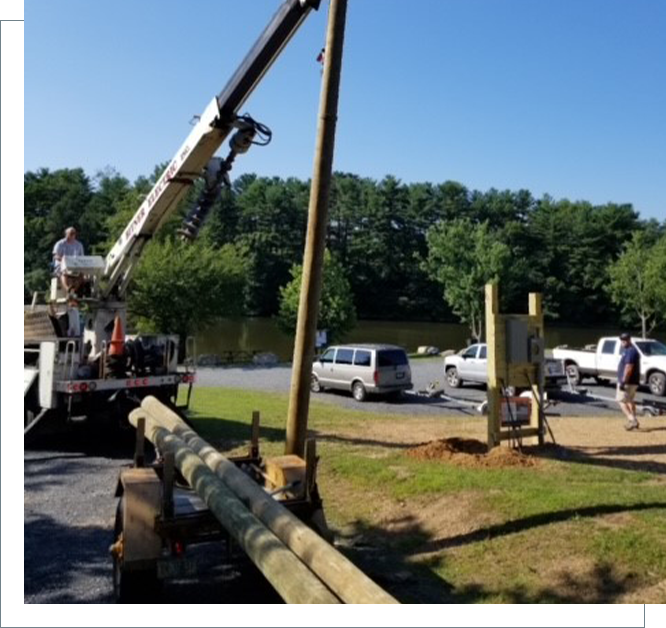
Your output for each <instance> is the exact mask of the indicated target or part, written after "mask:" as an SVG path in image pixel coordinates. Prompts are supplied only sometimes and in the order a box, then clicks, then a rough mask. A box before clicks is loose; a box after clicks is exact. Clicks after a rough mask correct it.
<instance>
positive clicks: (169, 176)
mask: <svg viewBox="0 0 666 628" xmlns="http://www.w3.org/2000/svg"><path fill="white" fill-rule="evenodd" d="M320 1H321V0H285V1H284V2H283V3H282V4H281V5H280V7H279V8H278V10H277V12H276V13H275V15H274V16H273V18H272V20H271V21H270V22H269V24H268V26H267V27H266V28H265V29H264V31H263V32H262V33H261V35H260V36H259V38H258V39H257V41H256V42H255V44H254V46H253V47H252V48H251V49H250V51H249V52H248V54H247V55H246V57H245V59H243V61H242V62H241V64H240V66H239V67H238V69H237V70H236V72H235V73H234V74H233V75H232V77H231V79H230V80H229V81H228V83H227V84H226V86H225V87H224V88H223V89H222V91H221V92H220V93H219V94H218V95H217V96H216V97H215V98H213V99H212V100H211V101H210V103H209V104H208V106H207V107H206V109H205V110H204V112H203V113H202V114H201V116H200V118H199V120H198V122H197V124H196V125H195V127H194V128H193V129H192V131H191V132H190V134H189V135H188V136H187V139H186V140H185V141H184V142H183V144H182V145H181V147H180V148H179V149H178V151H177V152H176V154H175V156H174V157H173V159H172V160H171V161H170V162H169V165H168V166H167V168H166V170H165V171H164V172H163V173H162V175H161V176H160V178H159V179H158V181H157V183H155V185H154V186H153V189H152V190H151V191H150V193H149V194H148V196H147V197H146V198H145V200H144V201H143V203H142V204H141V206H140V207H139V209H138V210H137V211H136V213H135V214H134V216H133V217H132V219H131V220H130V222H129V223H128V225H127V226H126V227H125V229H124V231H123V233H122V234H121V235H120V237H119V238H118V240H117V241H116V243H115V244H114V246H113V248H112V249H111V251H110V252H109V254H108V255H107V257H106V262H105V271H104V279H105V283H104V287H103V289H102V295H101V296H102V297H103V298H109V297H110V296H111V295H115V296H117V297H121V298H122V296H123V295H124V292H125V290H126V288H127V285H128V283H129V280H130V279H131V275H132V271H133V270H134V267H135V266H136V263H137V262H138V260H139V257H140V255H141V251H142V250H143V247H144V246H145V244H146V243H147V242H148V240H150V238H151V237H152V236H153V235H154V234H155V232H156V231H157V230H158V229H159V228H160V226H161V225H162V224H163V223H164V222H165V221H166V220H167V218H168V217H169V216H170V215H171V214H172V213H173V212H174V211H175V209H176V207H177V206H178V203H179V201H180V200H181V199H182V197H183V196H184V194H185V193H186V192H187V190H188V189H189V187H190V186H191V185H192V184H193V183H194V181H196V180H197V179H198V178H199V177H201V176H202V173H203V171H204V168H205V167H206V165H207V164H208V162H209V161H210V159H211V158H212V157H213V155H214V154H215V152H216V151H217V150H218V149H219V148H220V146H221V145H222V143H223V142H224V140H225V139H226V138H227V136H228V135H229V133H230V132H231V131H232V129H233V128H234V123H235V122H236V119H237V116H238V110H239V109H240V107H241V106H242V105H243V103H244V102H245V101H246V100H247V98H248V97H249V96H250V94H251V93H252V91H253V90H254V88H255V87H256V85H257V84H258V83H259V81H261V79H262V77H263V76H264V74H265V73H266V72H267V71H268V69H269V68H270V67H271V65H272V64H273V62H274V61H275V59H277V57H278V56H279V54H280V52H281V51H282V49H283V48H284V46H285V45H286V44H287V42H288V41H289V40H290V39H291V37H292V35H293V34H294V33H295V32H296V30H298V27H299V26H300V24H301V23H302V21H303V20H304V19H305V17H306V16H307V15H308V13H309V12H310V11H311V10H312V9H315V10H316V9H318V8H319V4H320Z"/></svg>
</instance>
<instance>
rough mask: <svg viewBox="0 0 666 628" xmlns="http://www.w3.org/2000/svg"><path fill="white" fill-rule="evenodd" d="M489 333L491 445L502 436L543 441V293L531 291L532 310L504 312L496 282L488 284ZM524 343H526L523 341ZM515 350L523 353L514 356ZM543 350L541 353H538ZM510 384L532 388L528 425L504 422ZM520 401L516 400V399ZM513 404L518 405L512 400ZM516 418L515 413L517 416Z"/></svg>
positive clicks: (489, 436)
mask: <svg viewBox="0 0 666 628" xmlns="http://www.w3.org/2000/svg"><path fill="white" fill-rule="evenodd" d="M509 330H513V332H512V333H510V331H509ZM486 337H487V344H488V449H492V448H493V447H497V446H498V445H499V444H500V443H501V441H503V440H511V439H513V438H518V439H520V440H521V441H523V439H531V440H530V443H533V442H534V441H535V440H536V441H537V442H538V444H539V445H542V444H543V441H544V427H545V426H544V420H543V412H542V408H543V388H544V383H545V373H544V369H543V358H544V356H543V339H544V322H543V308H542V305H541V294H538V293H534V292H533V293H530V295H529V314H527V315H524V314H501V313H500V311H499V292H498V287H497V285H496V284H487V285H486ZM523 343H524V344H523ZM539 347H541V348H540V349H539ZM512 351H513V352H516V353H517V354H519V355H520V357H515V356H514V355H512ZM538 351H540V353H538ZM508 387H513V388H527V389H529V390H531V392H532V396H531V407H530V415H529V424H528V425H517V424H515V423H514V424H513V425H512V426H510V427H509V429H507V427H506V426H503V425H502V411H503V409H505V408H506V405H507V401H506V399H504V394H503V392H502V389H506V388H508ZM518 402H520V400H517V401H516V402H515V403H518ZM512 405H515V404H514V402H513V401H512ZM514 418H515V417H514Z"/></svg>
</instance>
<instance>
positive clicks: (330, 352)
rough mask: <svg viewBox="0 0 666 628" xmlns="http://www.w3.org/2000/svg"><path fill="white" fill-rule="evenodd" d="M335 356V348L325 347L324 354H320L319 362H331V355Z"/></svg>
mask: <svg viewBox="0 0 666 628" xmlns="http://www.w3.org/2000/svg"><path fill="white" fill-rule="evenodd" d="M334 356H335V349H326V351H324V355H322V356H321V359H320V362H321V363H322V364H324V363H329V364H330V363H331V362H333V357H334Z"/></svg>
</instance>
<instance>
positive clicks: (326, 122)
mask: <svg viewBox="0 0 666 628" xmlns="http://www.w3.org/2000/svg"><path fill="white" fill-rule="evenodd" d="M346 15H347V0H331V2H330V5H329V9H328V30H327V33H326V48H325V54H324V73H323V78H322V88H321V96H320V100H319V125H318V128H317V143H316V146H315V156H314V173H313V175H312V186H311V188H310V206H309V209H308V231H307V235H306V238H305V253H304V256H303V278H302V281H301V297H300V302H299V305H298V321H297V323H296V339H295V342H294V363H293V367H292V372H291V390H290V393H289V413H288V418H287V443H286V453H288V454H295V455H297V456H301V457H303V455H304V452H305V438H306V435H307V429H308V410H309V405H310V379H311V375H312V358H313V356H314V351H315V336H316V334H317V318H318V316H319V297H320V295H321V279H322V266H323V262H324V249H325V246H326V227H327V225H328V199H329V193H330V188H331V174H332V168H333V152H334V148H335V126H336V122H337V111H338V94H339V91H340V71H341V68H342V48H343V44H344V32H345V19H346Z"/></svg>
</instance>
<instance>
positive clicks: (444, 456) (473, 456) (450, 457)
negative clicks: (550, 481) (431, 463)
mask: <svg viewBox="0 0 666 628" xmlns="http://www.w3.org/2000/svg"><path fill="white" fill-rule="evenodd" d="M407 455H408V456H410V457H411V458H417V459H418V460H439V461H441V462H450V463H452V464H455V465H459V466H461V467H492V468H503V467H534V466H536V465H537V464H539V461H538V460H537V459H536V458H533V457H532V456H528V455H526V454H524V453H521V452H519V451H516V450H515V449H509V448H507V447H495V448H494V449H492V450H491V451H490V452H488V449H487V447H486V445H485V443H482V442H481V441H478V440H474V439H467V438H445V439H442V440H434V441H431V442H429V443H425V444H423V445H419V446H418V447H412V448H411V449H408V450H407Z"/></svg>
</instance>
